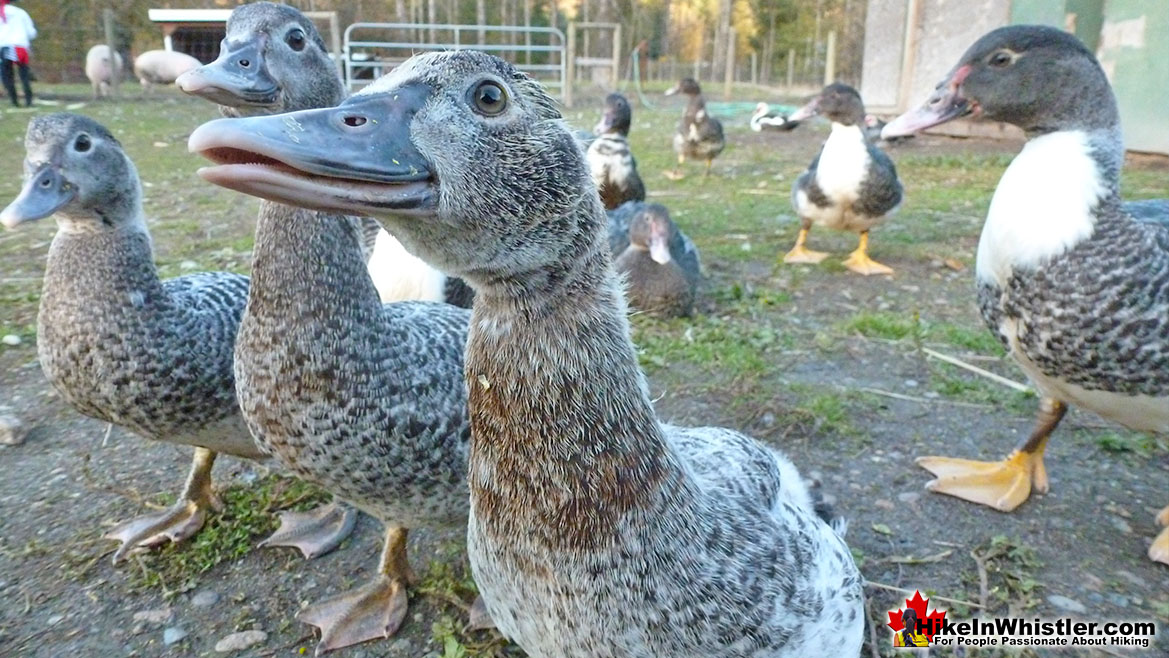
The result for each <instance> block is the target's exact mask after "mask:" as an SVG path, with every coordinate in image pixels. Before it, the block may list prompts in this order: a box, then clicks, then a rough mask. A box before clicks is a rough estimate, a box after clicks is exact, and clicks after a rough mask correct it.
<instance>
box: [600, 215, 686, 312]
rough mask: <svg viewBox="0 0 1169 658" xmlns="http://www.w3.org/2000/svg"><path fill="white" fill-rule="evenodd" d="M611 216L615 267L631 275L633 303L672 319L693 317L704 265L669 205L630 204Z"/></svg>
mask: <svg viewBox="0 0 1169 658" xmlns="http://www.w3.org/2000/svg"><path fill="white" fill-rule="evenodd" d="M607 214H608V216H609V248H610V253H611V254H612V256H613V267H614V268H615V269H616V270H617V273H618V274H623V275H624V276H625V281H626V290H625V296H626V299H627V300H628V301H629V305H630V306H632V307H633V308H636V309H638V310H641V311H649V312H651V313H658V314H661V315H665V316H669V317H683V316H688V315H690V313H691V312H692V311H693V310H694V298H695V295H696V293H697V289H698V282H699V280H700V279H701V278H702V267H701V265H700V264H699V261H698V249H697V248H696V247H695V246H694V243H693V242H691V241H690V238H689V237H687V236H686V234H685V233H683V232H682V230H681V229H679V228H678V225H677V224H675V223H674V220H672V219H670V212H669V211H668V210H666V207H665V206H663V205H662V204H660V203H644V202H639V201H630V202H629V203H626V204H623V205H621V206H620V207H618V208H616V209H615V210H610V211H608V213H607Z"/></svg>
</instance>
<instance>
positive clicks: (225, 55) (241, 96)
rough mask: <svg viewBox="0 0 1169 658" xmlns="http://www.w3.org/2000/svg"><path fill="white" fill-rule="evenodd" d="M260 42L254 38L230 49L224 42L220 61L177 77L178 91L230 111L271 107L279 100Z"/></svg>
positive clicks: (257, 38) (218, 59)
mask: <svg viewBox="0 0 1169 658" xmlns="http://www.w3.org/2000/svg"><path fill="white" fill-rule="evenodd" d="M263 45H264V44H263V38H262V37H256V38H254V39H250V40H248V41H246V42H244V43H240V44H236V45H235V47H234V48H233V47H230V46H229V44H228V43H227V40H226V39H224V40H223V44H222V46H221V48H220V51H219V57H218V58H216V60H215V61H214V62H211V63H210V64H205V65H203V66H200V67H199V68H197V69H192V70H190V71H187V72H186V73H184V74H182V75H181V76H179V79H178V80H175V84H176V85H177V86H178V88H179V89H181V90H183V91H184V92H186V93H188V94H191V95H192V96H199V97H201V98H205V99H207V100H209V101H211V102H213V103H216V104H218V105H227V106H229V107H241V106H253V107H271V106H273V105H275V104H276V101H277V100H278V98H279V96H280V89H279V87H278V86H277V85H276V81H275V80H273V79H272V76H270V75H269V74H268V69H267V67H266V66H264V55H263Z"/></svg>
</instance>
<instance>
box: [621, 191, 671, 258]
mask: <svg viewBox="0 0 1169 658" xmlns="http://www.w3.org/2000/svg"><path fill="white" fill-rule="evenodd" d="M677 232H678V227H677V225H675V224H674V220H672V219H670V213H669V211H668V210H666V207H665V206H663V205H662V204H660V203H651V204H647V205H646V206H645V208H644V209H643V210H642V211H641V212H639V213H637V215H635V216H634V217H633V221H632V222H630V223H629V244H630V245H631V246H633V247H634V248H637V249H644V250H647V251H649V255H650V258H652V259H653V260H654V262H656V263H660V264H662V265H665V264H666V263H668V262H670V260H671V259H672V258H673V256H671V254H670V240H671V239H672V238H673V237H674V234H675V233H677Z"/></svg>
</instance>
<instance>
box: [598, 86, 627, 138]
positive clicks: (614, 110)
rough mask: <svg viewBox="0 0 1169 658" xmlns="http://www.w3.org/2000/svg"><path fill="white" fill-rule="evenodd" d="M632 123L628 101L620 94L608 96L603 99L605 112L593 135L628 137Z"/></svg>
mask: <svg viewBox="0 0 1169 658" xmlns="http://www.w3.org/2000/svg"><path fill="white" fill-rule="evenodd" d="M632 122H633V109H632V108H631V107H630V106H629V101H628V100H626V98H625V97H624V96H622V95H621V94H609V95H608V96H606V97H605V110H604V113H603V114H602V115H601V120H600V121H599V122H598V123H597V125H596V127H595V128H593V134H595V135H604V134H605V133H616V134H618V135H622V136H624V137H628V136H629V127H630V124H631V123H632Z"/></svg>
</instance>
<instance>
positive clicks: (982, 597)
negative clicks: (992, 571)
mask: <svg viewBox="0 0 1169 658" xmlns="http://www.w3.org/2000/svg"><path fill="white" fill-rule="evenodd" d="M970 557H971V558H972V559H973V560H974V564H976V565H978V602H979V603H981V604H982V605H981V606H980V607H981V608H982V609H983V610H985V609H986V599H987V597H989V596H990V583H989V579H990V578H989V576H988V575H987V573H986V559H985V558H983V557H982V556H981V555H979V554H978V551H973V550H972V551H970Z"/></svg>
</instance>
